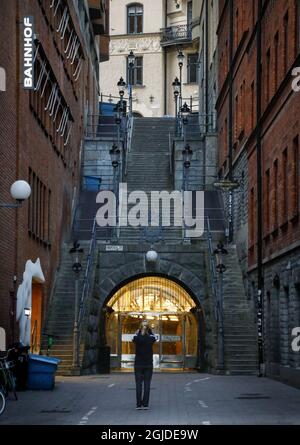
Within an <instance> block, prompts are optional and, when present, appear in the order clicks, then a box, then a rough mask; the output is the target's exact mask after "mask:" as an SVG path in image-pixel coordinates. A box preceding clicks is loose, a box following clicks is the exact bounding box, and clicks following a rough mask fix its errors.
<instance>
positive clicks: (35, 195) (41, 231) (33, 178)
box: [28, 168, 51, 247]
mask: <svg viewBox="0 0 300 445" xmlns="http://www.w3.org/2000/svg"><path fill="white" fill-rule="evenodd" d="M29 184H30V187H31V190H32V193H31V196H30V198H29V202H28V232H29V235H30V236H31V237H32V238H33V239H35V240H37V241H39V242H40V243H43V244H44V245H45V246H47V247H50V244H51V242H50V239H51V237H50V216H51V190H49V189H48V188H47V187H46V186H45V184H43V182H42V181H41V180H40V178H39V177H38V176H37V175H36V173H35V172H34V171H33V170H32V169H31V168H29Z"/></svg>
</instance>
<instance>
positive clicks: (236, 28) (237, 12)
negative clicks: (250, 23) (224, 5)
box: [235, 9, 240, 48]
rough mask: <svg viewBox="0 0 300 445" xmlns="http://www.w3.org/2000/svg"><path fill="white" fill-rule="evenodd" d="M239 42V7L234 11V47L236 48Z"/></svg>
mask: <svg viewBox="0 0 300 445" xmlns="http://www.w3.org/2000/svg"><path fill="white" fill-rule="evenodd" d="M239 42H240V18H239V9H237V10H236V12H235V47H236V48H237V47H238V45H239Z"/></svg>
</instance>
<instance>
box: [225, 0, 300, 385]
mask: <svg viewBox="0 0 300 445" xmlns="http://www.w3.org/2000/svg"><path fill="white" fill-rule="evenodd" d="M299 24H300V4H299V1H297V0H288V1H286V2H282V1H280V0H277V1H276V0H265V1H260V0H258V1H253V2H249V1H245V0H238V1H236V0H230V1H220V15H219V27H218V39H219V48H218V56H219V67H220V69H219V97H218V102H217V112H218V125H219V132H220V133H219V174H220V176H222V177H229V176H231V177H233V178H234V179H237V180H238V181H239V183H240V187H239V189H238V190H237V191H235V192H233V196H232V208H231V212H232V216H233V228H234V230H233V233H234V238H233V242H235V243H236V244H237V246H238V250H239V253H240V260H241V264H242V266H243V270H244V276H245V285H246V286H248V292H249V298H251V299H252V301H253V309H254V314H255V313H256V309H257V308H256V300H257V286H258V281H259V280H258V275H259V270H260V271H261V272H260V273H261V276H262V279H261V283H262V289H263V296H264V299H263V313H264V324H263V326H264V361H265V363H266V365H267V372H268V373H269V374H270V375H276V376H280V377H281V378H282V379H287V380H289V381H291V382H294V383H297V384H299V383H300V373H299V366H300V356H299V353H296V352H294V351H293V350H292V348H291V343H292V335H291V333H292V329H293V327H296V326H299V325H300V290H299V285H300V283H299V279H300V278H299V270H300V261H299V260H300V244H299V238H300V223H299V194H300V184H299V169H300V164H299V162H300V161H299V137H300V136H299V132H300V126H299V112H300V102H299V96H298V93H296V92H295V91H293V89H292V80H293V77H292V70H293V68H295V67H297V66H299V64H300V39H299V26H300V25H299ZM259 59H260V65H261V71H258V67H259V63H258V60H259ZM259 171H261V174H259V176H258V172H259ZM259 179H260V180H259ZM225 198H227V205H228V194H227V196H226V197H225ZM243 208H245V209H246V212H245V211H241V210H240V209H243ZM260 258H261V259H260ZM260 261H261V264H260ZM260 266H261V267H260ZM258 269H259V270H258ZM297 368H298V369H297Z"/></svg>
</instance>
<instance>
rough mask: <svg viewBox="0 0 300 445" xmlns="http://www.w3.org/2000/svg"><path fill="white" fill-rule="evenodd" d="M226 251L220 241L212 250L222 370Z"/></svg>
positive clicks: (219, 358)
mask: <svg viewBox="0 0 300 445" xmlns="http://www.w3.org/2000/svg"><path fill="white" fill-rule="evenodd" d="M227 253H228V251H227V250H226V249H225V248H224V245H223V244H222V243H219V244H218V245H217V248H216V249H215V250H214V254H215V257H216V269H217V272H218V273H219V280H218V281H219V292H218V294H219V295H218V301H217V317H218V368H219V370H220V371H223V370H224V318H223V273H224V272H225V271H226V266H225V265H224V264H223V255H227Z"/></svg>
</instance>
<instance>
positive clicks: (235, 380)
mask: <svg viewBox="0 0 300 445" xmlns="http://www.w3.org/2000/svg"><path fill="white" fill-rule="evenodd" d="M56 382H57V383H56V387H55V389H54V390H53V391H26V392H20V393H19V401H17V402H15V401H12V400H11V401H8V403H7V409H6V411H5V413H4V414H3V415H2V416H1V417H0V426H1V425H82V426H84V425H162V424H166V425H217V424H222V425H228V424H229V425H243V424H252V425H253V424H256V425H261V424H272V425H279V424H280V425H300V391H299V390H298V389H295V388H292V387H289V386H287V385H284V384H282V383H279V382H276V381H273V380H270V379H267V378H258V377H255V376H253V377H233V376H214V375H209V374H199V373H181V374H179V373H172V374H167V373H154V375H153V379H152V385H151V386H152V388H151V396H150V405H151V406H150V410H149V411H144V410H143V411H137V410H136V409H135V383H134V375H133V374H132V373H123V374H122V373H112V374H110V375H95V376H82V377H57V379H56Z"/></svg>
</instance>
